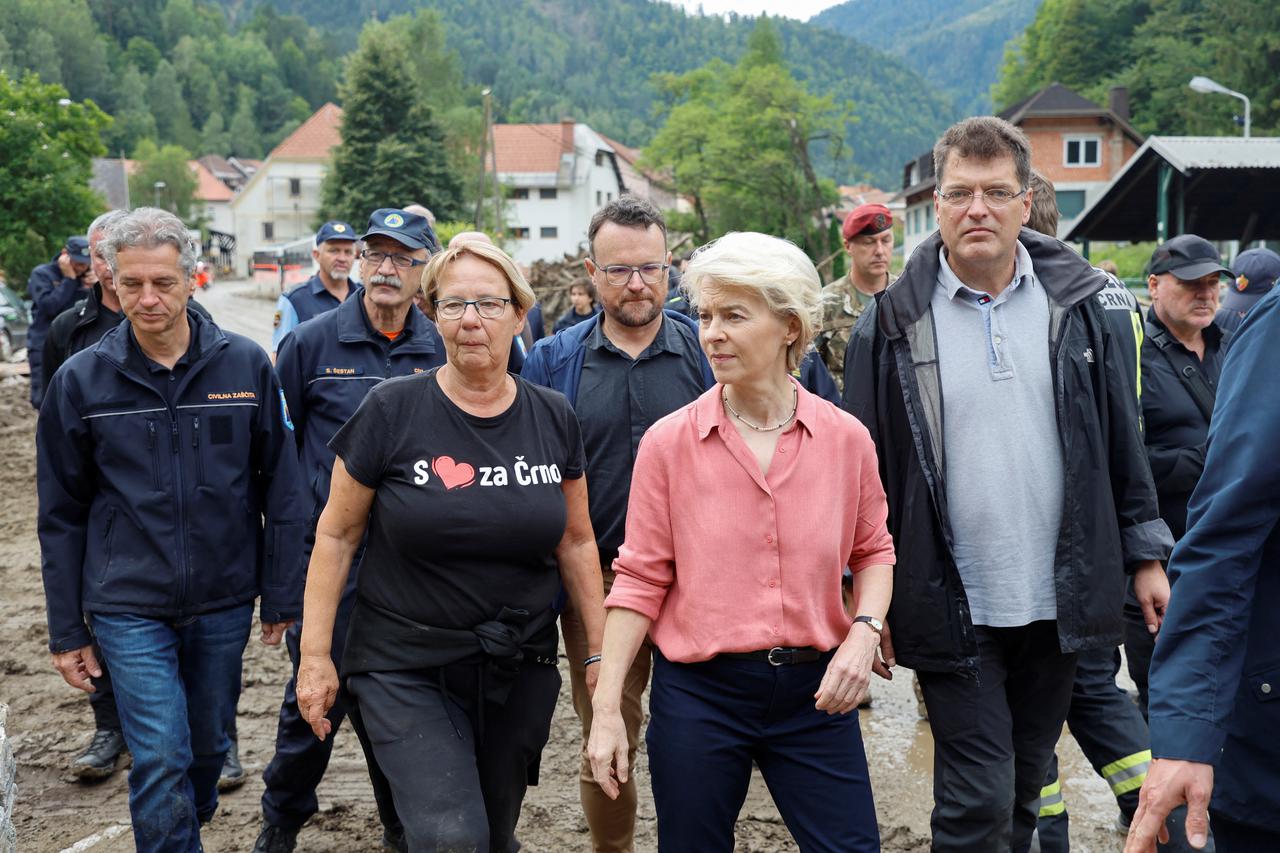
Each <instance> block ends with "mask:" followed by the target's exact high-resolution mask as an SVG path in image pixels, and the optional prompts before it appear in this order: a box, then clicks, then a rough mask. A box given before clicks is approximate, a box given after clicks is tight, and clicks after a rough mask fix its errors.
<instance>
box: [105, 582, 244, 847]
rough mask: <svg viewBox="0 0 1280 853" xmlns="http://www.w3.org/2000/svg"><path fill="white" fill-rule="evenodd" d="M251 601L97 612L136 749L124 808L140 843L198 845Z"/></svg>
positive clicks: (236, 691)
mask: <svg viewBox="0 0 1280 853" xmlns="http://www.w3.org/2000/svg"><path fill="white" fill-rule="evenodd" d="M252 622H253V605H252V604H245V605H242V606H240V607H233V608H231V609H229V610H220V611H218V612H217V613H207V614H204V615H202V616H190V617H187V618H185V619H182V620H180V621H177V622H166V621H163V620H160V619H153V618H148V617H145V616H134V615H130V614H120V613H95V614H92V615H91V617H90V627H91V628H92V629H93V633H94V636H95V638H96V639H97V641H98V645H99V647H101V649H102V654H103V656H104V657H105V658H106V660H107V662H108V664H109V665H110V667H111V678H112V681H113V682H114V686H115V694H116V705H117V707H118V708H119V712H120V724H121V729H122V731H123V732H124V739H125V743H126V744H128V746H129V751H130V752H131V753H133V769H132V770H130V771H129V813H130V815H131V816H132V818H133V838H134V842H135V844H136V845H137V849H138V851H139V853H150V851H164V852H165V853H178V851H182V853H198V851H200V850H201V849H202V848H201V846H200V824H201V823H205V822H207V821H209V820H210V819H211V818H212V817H213V813H214V811H215V810H216V809H217V807H218V787H217V785H218V774H219V773H220V772H221V770H222V762H223V759H224V757H225V756H226V752H227V748H228V747H229V746H230V741H229V740H228V738H227V728H228V726H230V724H231V721H232V720H233V719H234V718H235V712H236V700H237V698H239V695H240V666H241V660H242V658H243V655H244V648H245V644H246V643H247V642H248V640H249V629H250V626H251V625H252Z"/></svg>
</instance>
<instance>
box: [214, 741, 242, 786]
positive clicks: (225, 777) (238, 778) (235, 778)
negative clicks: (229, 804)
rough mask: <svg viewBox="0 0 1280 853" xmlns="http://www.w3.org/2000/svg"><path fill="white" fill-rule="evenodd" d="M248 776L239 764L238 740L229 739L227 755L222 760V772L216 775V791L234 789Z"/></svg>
mask: <svg viewBox="0 0 1280 853" xmlns="http://www.w3.org/2000/svg"><path fill="white" fill-rule="evenodd" d="M247 778H248V777H247V776H245V775H244V768H243V767H241V766H240V742H239V741H237V740H232V741H231V747H230V748H229V749H228V750H227V757H226V758H224V759H223V760H222V774H221V775H220V776H219V777H218V791H219V792H222V791H234V790H235V789H236V788H239V787H240V786H241V785H243V784H244V783H245V779H247Z"/></svg>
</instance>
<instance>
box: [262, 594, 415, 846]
mask: <svg viewBox="0 0 1280 853" xmlns="http://www.w3.org/2000/svg"><path fill="white" fill-rule="evenodd" d="M354 606H355V585H354V584H353V583H349V584H348V586H347V589H346V591H345V592H344V593H343V596H342V599H341V601H340V602H339V604H338V611H337V613H336V614H335V616H334V622H333V639H332V644H331V646H330V656H331V657H332V658H333V663H334V666H340V665H341V663H342V652H343V649H344V647H345V645H346V641H347V627H348V625H349V624H350V622H351V611H352V608H353V607H354ZM301 638H302V623H301V622H295V623H294V624H293V625H291V626H290V627H289V629H288V630H287V631H285V634H284V643H285V647H286V648H288V650H289V660H290V661H292V662H293V675H292V676H291V677H290V678H289V682H288V683H287V684H286V685H285V688H284V701H283V702H281V703H280V722H279V724H278V725H277V727H276V752H275V755H273V756H272V758H271V763H270V764H268V765H267V769H266V770H265V771H264V772H263V774H262V780H263V782H264V783H265V787H264V788H263V791H262V814H263V816H264V817H265V818H266V821H267V823H270V824H274V825H276V826H283V827H285V828H286V829H298V828H299V827H301V826H302V825H303V824H304V823H306V822H307V821H308V820H310V818H311V816H312V815H314V814H315V813H316V812H317V811H319V809H320V802H319V800H318V799H317V798H316V788H317V787H318V786H319V785H320V780H321V779H323V778H324V773H325V770H326V769H327V768H328V767H329V757H330V756H331V755H332V754H333V744H334V740H335V739H336V738H337V736H338V729H339V728H340V727H341V726H342V722H343V720H345V719H346V718H347V717H348V716H351V722H352V726H353V727H358V726H359V724H360V721H359V720H358V719H356V717H355V716H354V715H351V709H350V708H348V707H347V705H348V703H347V696H346V694H345V693H344V692H343V691H338V698H337V700H336V701H335V702H334V703H333V707H332V708H330V709H329V713H327V714H325V717H326V718H327V719H328V720H329V723H330V725H332V726H333V728H332V729H331V730H330V733H329V737H327V738H325V739H324V740H323V741H322V740H319V739H317V738H316V736H315V733H314V732H312V731H311V726H310V725H308V724H307V721H306V720H305V719H304V718H303V716H302V712H301V710H299V708H298V694H297V677H298V664H299V662H300V660H301V647H300V643H301ZM365 743H366V741H364V740H362V741H361V746H364V745H365ZM365 759H366V762H367V763H368V765H369V779H370V781H371V782H372V783H373V797H374V801H375V802H376V803H377V805H378V817H379V818H380V819H381V821H382V825H383V827H385V828H386V829H387V830H388V831H390V832H391V833H393V834H396V833H398V832H399V831H400V820H399V818H397V817H396V810H395V806H394V805H393V803H392V797H391V787H390V785H389V784H388V783H387V779H386V777H385V776H384V775H383V774H382V771H381V770H379V769H378V765H377V763H376V762H374V761H373V760H371V758H370V755H369V752H368V750H367V749H366V750H365Z"/></svg>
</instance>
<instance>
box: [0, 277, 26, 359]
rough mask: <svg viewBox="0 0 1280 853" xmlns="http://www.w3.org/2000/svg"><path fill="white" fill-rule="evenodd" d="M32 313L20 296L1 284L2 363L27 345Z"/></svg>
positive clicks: (0, 339)
mask: <svg viewBox="0 0 1280 853" xmlns="http://www.w3.org/2000/svg"><path fill="white" fill-rule="evenodd" d="M30 325H31V311H30V309H28V308H27V305H26V303H25V302H23V301H22V299H20V298H19V297H18V294H16V293H14V292H13V290H12V289H11V288H10V287H9V286H8V285H7V284H4V283H3V282H0V361H8V360H9V359H11V358H13V354H14V353H15V352H17V351H18V350H20V349H22V348H23V347H25V346H26V345H27V327H28V326H30Z"/></svg>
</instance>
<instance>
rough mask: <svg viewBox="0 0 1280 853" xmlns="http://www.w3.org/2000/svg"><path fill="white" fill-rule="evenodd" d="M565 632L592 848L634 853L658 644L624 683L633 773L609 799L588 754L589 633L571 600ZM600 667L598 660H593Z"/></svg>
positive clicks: (607, 580) (640, 657)
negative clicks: (639, 764) (640, 764)
mask: <svg viewBox="0 0 1280 853" xmlns="http://www.w3.org/2000/svg"><path fill="white" fill-rule="evenodd" d="M613 577H614V574H613V571H612V570H611V569H607V568H606V569H604V593H605V595H608V594H609V590H610V589H611V588H612V587H613ZM560 630H561V632H562V633H563V634H564V648H565V654H567V655H568V656H569V683H570V685H571V686H572V688H573V707H574V710H575V711H577V712H578V719H579V720H581V721H582V767H581V771H580V772H579V774H578V787H579V792H580V794H581V796H582V811H583V814H585V815H586V818H587V826H588V827H590V829H591V846H592V849H593V850H594V851H595V853H634V851H635V832H636V776H635V766H636V749H637V747H638V746H639V744H640V724H641V723H642V722H643V721H644V691H645V689H646V688H647V687H648V686H649V670H650V668H651V667H652V665H653V645H652V644H651V643H650V642H649V638H648V637H645V640H644V643H643V644H642V645H641V646H640V651H638V652H637V653H636V659H635V662H634V663H632V664H631V669H630V670H629V671H628V672H627V679H626V681H625V682H624V683H623V687H622V721H623V723H624V724H626V727H627V744H628V746H629V747H630V749H629V750H628V758H627V760H628V761H629V762H630V766H631V768H632V772H631V774H630V776H629V777H628V779H627V784H625V785H623V786H622V789H621V791H620V792H619V794H618V799H616V800H611V799H609V798H608V797H607V796H606V795H605V793H604V791H602V790H601V789H600V786H599V785H597V784H596V781H595V777H594V776H592V775H591V762H590V760H589V759H588V758H587V739H588V737H590V734H591V698H590V697H589V696H587V677H586V669H585V667H583V665H582V662H583V661H584V660H585V659H586V657H587V632H586V629H585V627H584V626H583V624H582V620H581V619H580V618H578V614H577V612H576V611H575V610H574V608H573V603H572V602H570V603H569V604H568V605H566V606H565V609H564V611H563V612H561V614H560ZM593 665H595V666H598V664H593Z"/></svg>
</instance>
